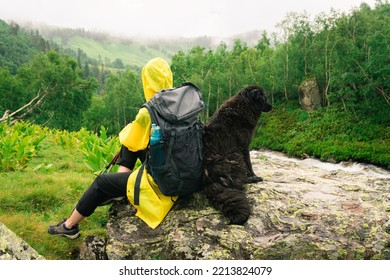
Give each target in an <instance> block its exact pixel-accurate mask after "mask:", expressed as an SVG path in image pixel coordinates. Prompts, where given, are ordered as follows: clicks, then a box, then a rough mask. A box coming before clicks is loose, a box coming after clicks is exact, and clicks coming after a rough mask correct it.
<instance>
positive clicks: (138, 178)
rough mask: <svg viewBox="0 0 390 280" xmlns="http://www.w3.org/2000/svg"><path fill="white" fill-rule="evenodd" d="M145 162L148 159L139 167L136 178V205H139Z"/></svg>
mask: <svg viewBox="0 0 390 280" xmlns="http://www.w3.org/2000/svg"><path fill="white" fill-rule="evenodd" d="M145 162H146V160H145V161H144V162H143V163H142V165H141V167H140V168H139V171H138V174H137V178H136V179H135V185H134V205H139V193H140V189H141V178H142V174H143V173H144V169H145Z"/></svg>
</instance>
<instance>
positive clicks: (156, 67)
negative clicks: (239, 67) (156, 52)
mask: <svg viewBox="0 0 390 280" xmlns="http://www.w3.org/2000/svg"><path fill="white" fill-rule="evenodd" d="M172 80H173V78H172V72H171V69H170V67H169V65H168V63H167V62H166V61H164V60H163V59H161V58H154V59H152V60H150V61H149V62H148V63H147V64H146V65H145V66H144V68H143V69H142V85H143V89H144V95H145V99H146V101H148V100H149V99H150V98H152V96H153V95H154V94H155V93H156V92H158V91H160V90H162V89H165V88H172V86H173V81H172ZM150 129H151V118H150V115H149V111H148V110H147V109H146V108H141V109H140V110H139V112H138V114H137V116H136V118H135V120H134V121H133V122H132V123H130V124H128V125H127V126H126V127H125V128H124V129H123V130H122V131H121V132H120V133H119V141H120V142H121V144H123V145H124V146H126V147H127V148H128V149H129V150H130V151H133V152H135V151H140V150H144V149H146V148H147V146H148V144H149V138H150ZM138 172H139V169H137V170H135V171H134V172H132V174H131V175H130V177H129V180H128V182H127V197H128V199H129V201H130V203H132V204H133V205H134V184H135V180H136V178H137V174H138ZM175 200H176V197H170V196H165V195H163V194H162V193H161V192H160V190H159V189H158V186H157V185H156V183H155V182H154V180H153V178H152V176H151V175H149V174H148V173H147V171H146V168H145V169H144V174H143V175H142V178H141V184H140V197H139V205H134V206H135V208H136V209H137V213H136V216H137V217H139V218H141V219H142V220H143V221H144V222H145V223H146V224H147V225H149V226H150V227H151V228H153V229H155V228H156V227H157V226H158V225H159V224H160V223H161V222H162V221H163V219H164V218H165V216H166V215H167V214H168V212H169V210H170V209H171V208H172V206H173V204H174V201H175Z"/></svg>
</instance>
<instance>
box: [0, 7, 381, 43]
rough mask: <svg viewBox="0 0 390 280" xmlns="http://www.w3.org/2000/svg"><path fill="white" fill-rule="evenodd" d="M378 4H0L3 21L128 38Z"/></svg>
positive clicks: (222, 31)
mask: <svg viewBox="0 0 390 280" xmlns="http://www.w3.org/2000/svg"><path fill="white" fill-rule="evenodd" d="M362 2H365V3H367V4H369V5H370V6H371V7H374V6H375V0H365V1H363V0H181V1H180V0H162V1H157V0H0V19H3V20H5V21H9V20H15V21H27V22H32V23H45V24H48V25H54V26H59V27H70V28H84V29H86V30H90V31H103V32H109V33H111V34H113V35H114V34H115V35H127V36H140V35H143V36H146V37H151V36H160V37H164V36H184V37H196V36H204V35H206V36H229V35H234V34H237V33H243V32H247V31H252V30H266V31H267V32H269V33H270V32H273V31H274V30H275V25H276V24H277V23H279V22H280V21H281V20H282V19H283V18H284V17H285V16H286V14H287V13H288V12H299V13H301V12H304V11H306V12H308V13H309V15H311V16H312V17H314V16H316V15H318V14H319V13H321V12H326V13H328V12H329V11H330V9H331V8H334V9H335V10H338V11H345V12H349V11H350V10H351V9H352V8H356V7H359V6H360V4H361V3H362Z"/></svg>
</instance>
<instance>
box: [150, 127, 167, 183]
mask: <svg viewBox="0 0 390 280" xmlns="http://www.w3.org/2000/svg"><path fill="white" fill-rule="evenodd" d="M150 160H151V166H152V169H153V167H159V166H162V165H163V164H164V161H165V159H164V147H163V145H162V142H161V129H160V127H159V126H158V125H156V124H154V123H153V124H152V131H151V134H150ZM152 173H154V172H152ZM152 175H154V174H152ZM153 177H154V176H153Z"/></svg>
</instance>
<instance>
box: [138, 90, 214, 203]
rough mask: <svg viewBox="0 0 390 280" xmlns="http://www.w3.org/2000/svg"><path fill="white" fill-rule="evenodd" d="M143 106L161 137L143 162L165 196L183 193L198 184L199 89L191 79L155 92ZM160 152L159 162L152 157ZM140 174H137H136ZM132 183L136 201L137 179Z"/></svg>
mask: <svg viewBox="0 0 390 280" xmlns="http://www.w3.org/2000/svg"><path fill="white" fill-rule="evenodd" d="M143 107H146V108H147V109H148V111H149V113H150V117H151V121H152V124H156V125H158V126H159V127H160V131H161V140H160V141H159V142H158V143H157V144H154V145H150V147H149V156H148V158H147V160H146V161H145V162H144V164H142V166H141V169H140V171H139V172H138V177H141V176H142V173H143V168H144V167H145V166H146V168H147V171H148V173H149V174H151V175H152V177H153V179H154V181H155V182H156V183H157V186H158V188H159V190H160V191H161V192H162V193H163V194H164V195H166V196H187V195H190V194H192V193H194V192H196V191H198V190H200V188H201V186H202V185H201V177H202V173H203V144H202V132H203V123H202V122H201V120H200V118H199V116H200V112H201V111H202V110H203V109H204V108H205V107H206V105H205V103H204V102H203V98H202V94H201V92H200V90H199V89H198V88H197V87H196V86H195V85H194V84H192V83H184V84H182V85H181V86H179V87H177V88H171V89H164V90H162V91H159V92H157V93H156V94H155V95H154V96H153V97H152V98H151V99H150V100H149V101H148V102H146V103H145V104H144V105H143ZM161 153H162V154H163V164H159V163H157V162H156V160H155V158H157V157H161ZM140 174H141V175H140ZM140 180H141V178H137V180H136V182H135V186H134V202H135V204H136V205H138V204H139V182H140Z"/></svg>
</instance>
